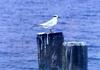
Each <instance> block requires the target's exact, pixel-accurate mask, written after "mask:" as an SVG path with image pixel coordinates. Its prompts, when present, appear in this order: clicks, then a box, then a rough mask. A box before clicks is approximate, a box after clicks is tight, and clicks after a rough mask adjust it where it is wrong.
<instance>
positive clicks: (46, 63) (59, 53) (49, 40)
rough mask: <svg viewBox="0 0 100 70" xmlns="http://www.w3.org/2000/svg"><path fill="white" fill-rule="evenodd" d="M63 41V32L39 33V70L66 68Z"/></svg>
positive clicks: (62, 69)
mask: <svg viewBox="0 0 100 70" xmlns="http://www.w3.org/2000/svg"><path fill="white" fill-rule="evenodd" d="M63 41H64V38H63V34H62V32H58V33H48V34H47V33H43V34H38V35H37V46H38V62H39V70H66V69H65V68H66V67H65V66H66V65H65V47H64V46H63Z"/></svg>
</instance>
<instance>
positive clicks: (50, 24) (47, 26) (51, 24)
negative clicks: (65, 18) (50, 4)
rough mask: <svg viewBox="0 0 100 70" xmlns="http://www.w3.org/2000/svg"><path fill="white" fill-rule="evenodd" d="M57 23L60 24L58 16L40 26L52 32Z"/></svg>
mask: <svg viewBox="0 0 100 70" xmlns="http://www.w3.org/2000/svg"><path fill="white" fill-rule="evenodd" d="M57 23H58V15H54V16H53V18H52V19H50V20H49V21H47V22H45V23H42V24H39V25H40V26H42V27H43V28H44V29H49V30H50V32H52V28H53V27H54V26H55V25H57Z"/></svg>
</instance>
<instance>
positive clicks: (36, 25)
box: [32, 24, 40, 28]
mask: <svg viewBox="0 0 100 70" xmlns="http://www.w3.org/2000/svg"><path fill="white" fill-rule="evenodd" d="M32 27H33V28H34V27H40V25H39V24H34V25H33V26H32Z"/></svg>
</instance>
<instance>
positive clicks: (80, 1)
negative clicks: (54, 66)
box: [0, 0, 100, 70]
mask: <svg viewBox="0 0 100 70" xmlns="http://www.w3.org/2000/svg"><path fill="white" fill-rule="evenodd" d="M55 14H57V15H59V16H60V17H61V18H60V19H59V22H58V25H57V26H56V27H55V28H54V31H55V32H59V31H62V32H63V34H64V37H65V40H67V41H83V42H86V43H87V45H88V46H89V47H88V70H100V38H99V37H100V1H99V0H0V70H38V61H37V58H38V57H37V46H36V35H37V33H39V32H47V31H48V30H44V29H42V28H37V27H32V26H33V25H34V24H40V23H43V22H45V21H47V20H49V19H50V18H52V16H53V15H55Z"/></svg>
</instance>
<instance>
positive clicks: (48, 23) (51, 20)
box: [40, 18, 54, 25]
mask: <svg viewBox="0 0 100 70" xmlns="http://www.w3.org/2000/svg"><path fill="white" fill-rule="evenodd" d="M53 21H54V18H52V19H50V20H49V21H47V22H45V23H42V24H40V25H50V24H51V23H52V22H53Z"/></svg>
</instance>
